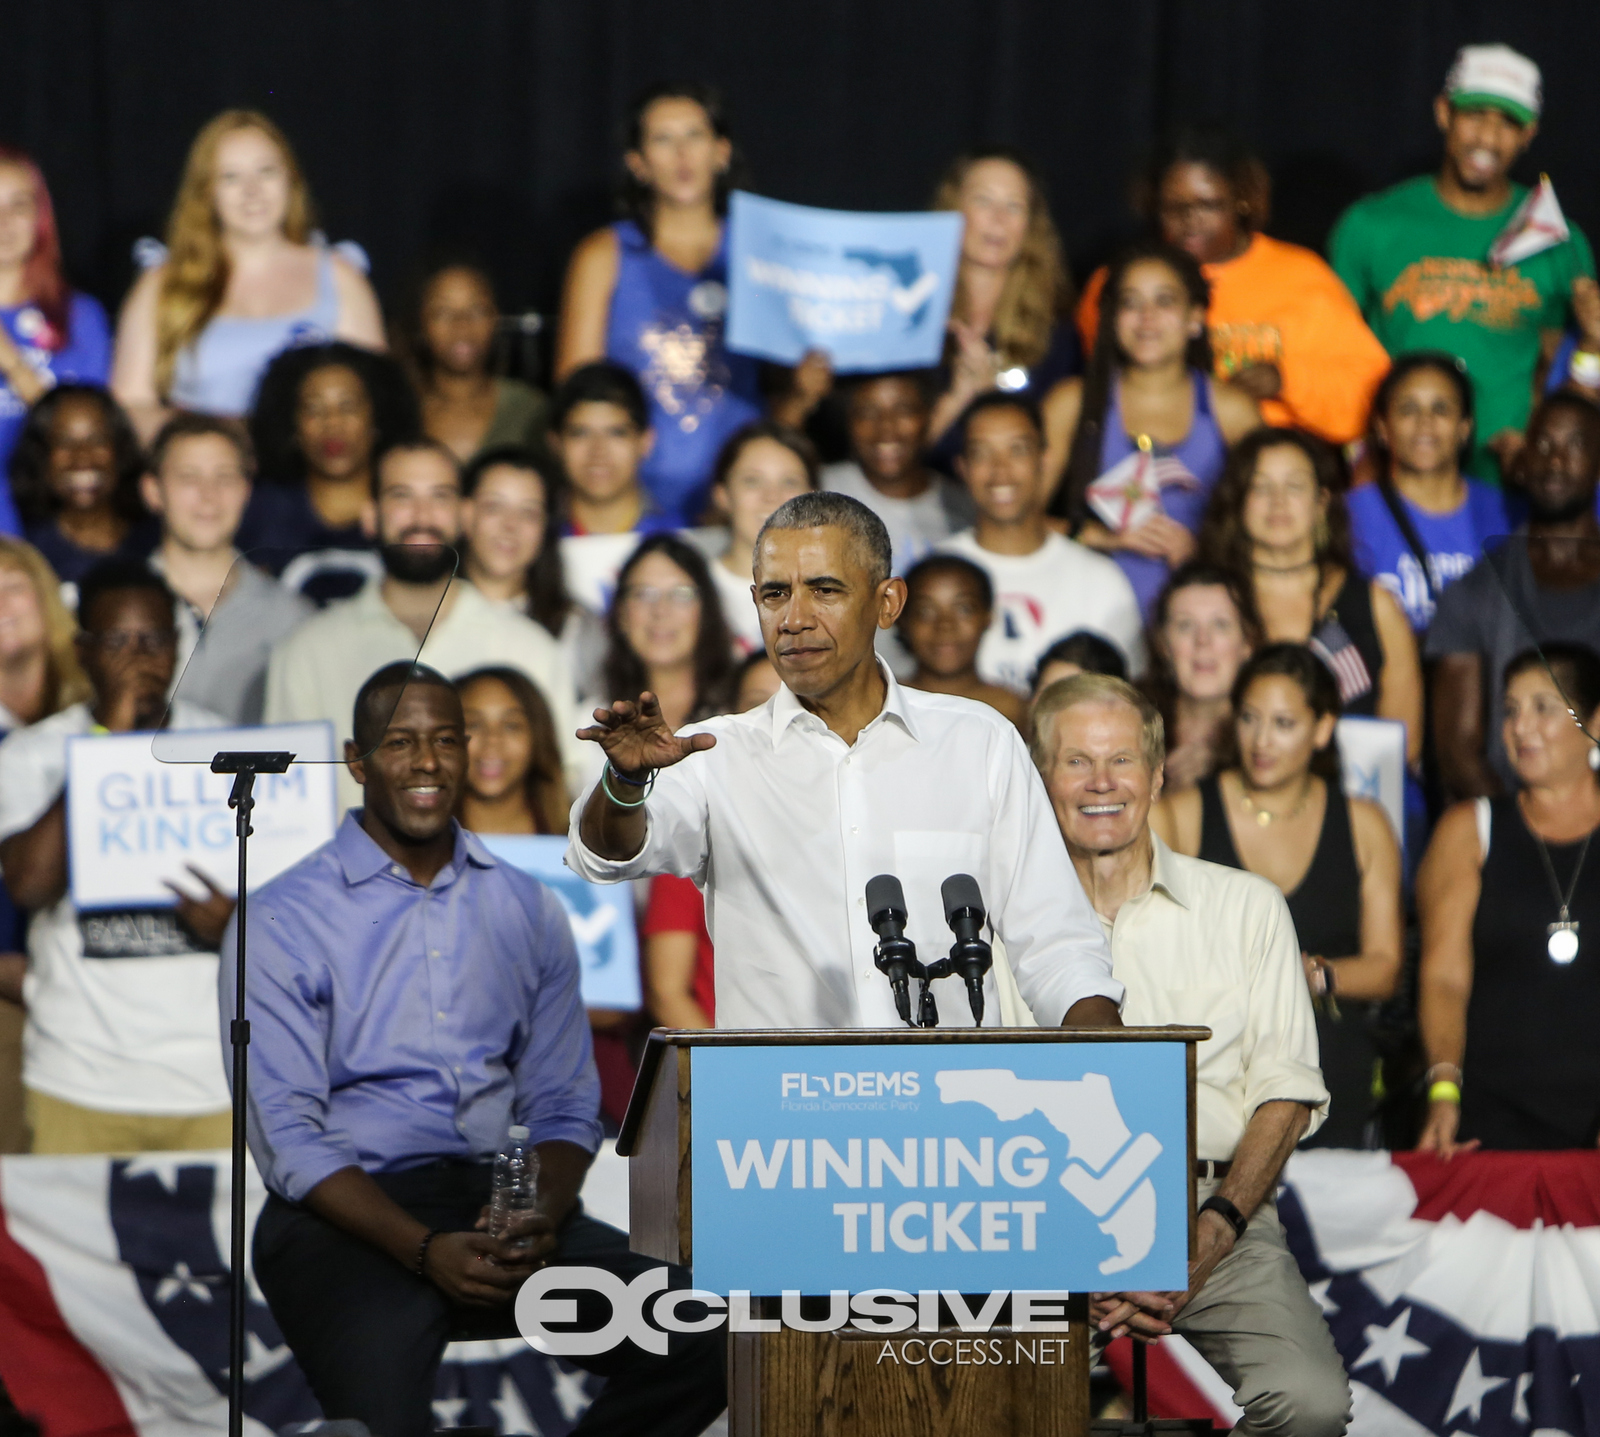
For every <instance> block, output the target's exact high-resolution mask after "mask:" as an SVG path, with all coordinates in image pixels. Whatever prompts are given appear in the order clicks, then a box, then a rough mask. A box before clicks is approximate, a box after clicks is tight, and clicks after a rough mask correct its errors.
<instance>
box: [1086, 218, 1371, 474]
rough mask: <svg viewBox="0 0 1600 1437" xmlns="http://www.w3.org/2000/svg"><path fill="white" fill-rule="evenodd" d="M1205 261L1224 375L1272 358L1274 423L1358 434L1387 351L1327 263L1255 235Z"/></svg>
mask: <svg viewBox="0 0 1600 1437" xmlns="http://www.w3.org/2000/svg"><path fill="white" fill-rule="evenodd" d="M1203 268H1204V272H1205V277H1206V280H1207V282H1208V283H1209V284H1210V285H1211V308H1210V310H1209V311H1207V314H1206V321H1207V323H1208V325H1209V326H1210V329H1211V348H1212V352H1213V354H1214V355H1215V356H1216V374H1217V378H1219V379H1227V378H1228V377H1229V376H1230V375H1232V374H1234V373H1235V372H1236V371H1238V370H1240V369H1243V368H1244V367H1245V366H1246V365H1249V364H1275V365H1277V366H1278V372H1279V374H1280V375H1282V376H1283V387H1282V388H1281V389H1280V390H1279V393H1278V397H1277V398H1276V399H1264V400H1262V401H1261V417H1262V418H1263V419H1265V420H1266V421H1267V423H1268V424H1293V425H1298V426H1299V427H1300V428H1302V429H1309V430H1310V431H1311V432H1312V433H1313V434H1318V435H1320V436H1321V437H1322V438H1324V439H1326V440H1329V441H1330V442H1331V443H1334V444H1347V443H1349V442H1350V441H1351V440H1352V439H1358V438H1360V437H1361V435H1362V433H1363V432H1364V431H1365V429H1366V423H1367V408H1368V406H1369V405H1370V404H1371V402H1372V392H1373V390H1375V389H1376V388H1377V387H1378V381H1379V380H1381V379H1382V378H1383V376H1384V374H1385V373H1386V372H1387V371H1388V368H1389V355H1388V353H1387V352H1386V351H1385V349H1384V347H1383V346H1382V345H1381V344H1379V343H1378V340H1377V336H1376V335H1374V334H1373V332H1372V331H1371V330H1370V329H1368V328H1367V324H1366V321H1365V320H1364V319H1362V317H1361V311H1360V310H1359V309H1357V308H1356V302H1355V300H1354V299H1353V298H1351V295H1350V291H1349V290H1347V289H1346V288H1345V287H1344V284H1343V282H1342V281H1341V280H1340V279H1339V276H1338V275H1336V274H1335V273H1334V272H1333V270H1332V269H1331V268H1330V267H1329V266H1328V264H1327V263H1326V261H1324V260H1322V259H1320V258H1318V256H1316V255H1314V254H1313V253H1312V252H1311V251H1310V250H1308V249H1303V248H1301V246H1299V245H1294V244H1285V243H1284V242H1283V241H1282V240H1275V239H1272V238H1271V237H1269V236H1267V235H1262V234H1258V235H1253V236H1251V239H1250V244H1249V246H1248V247H1247V248H1246V249H1245V252H1244V253H1243V254H1241V255H1239V256H1238V257H1237V258H1235V259H1230V260H1225V261H1224V262H1223V263H1221V264H1208V265H1205V266H1204V267H1203ZM1105 282H1106V271H1105V268H1104V267H1103V266H1102V267H1101V268H1100V269H1098V270H1096V271H1095V272H1094V274H1093V275H1091V276H1090V277H1089V283H1088V284H1086V285H1085V286H1084V289H1083V298H1082V299H1081V300H1080V301H1079V303H1078V311H1077V320H1078V330H1079V332H1080V333H1081V334H1082V335H1083V345H1084V349H1085V350H1086V351H1088V350H1091V349H1093V347H1094V337H1095V331H1096V330H1097V329H1098V328H1099V321H1100V291H1101V290H1102V289H1104V288H1105Z"/></svg>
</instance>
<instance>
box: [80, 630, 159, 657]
mask: <svg viewBox="0 0 1600 1437" xmlns="http://www.w3.org/2000/svg"><path fill="white" fill-rule="evenodd" d="M83 640H84V642H85V643H87V644H93V645H94V646H95V647H96V648H98V649H100V650H101V651H102V652H104V653H108V654H126V653H133V654H159V653H163V652H165V651H166V650H167V649H170V648H173V647H175V646H176V645H177V642H178V631H177V630H176V629H132V630H129V629H108V630H107V631H106V632H105V633H103V634H85V635H84V636H83Z"/></svg>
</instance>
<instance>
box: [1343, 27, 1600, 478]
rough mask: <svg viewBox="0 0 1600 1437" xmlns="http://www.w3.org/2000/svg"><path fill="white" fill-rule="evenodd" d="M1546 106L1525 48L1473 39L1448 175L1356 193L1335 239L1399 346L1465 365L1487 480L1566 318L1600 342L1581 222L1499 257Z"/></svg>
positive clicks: (1596, 345)
mask: <svg viewBox="0 0 1600 1437" xmlns="http://www.w3.org/2000/svg"><path fill="white" fill-rule="evenodd" d="M1542 106H1543V91H1542V86H1541V80H1540V75H1539V67H1538V66H1537V65H1535V64H1534V63H1533V61H1532V60H1530V59H1528V57H1527V56H1526V55H1519V54H1518V53H1517V52H1516V51H1515V50H1512V49H1510V48H1509V47H1507V46H1505V45H1467V46H1464V47H1463V48H1462V49H1461V51H1460V52H1459V53H1458V54H1457V55H1456V58H1455V63H1454V64H1453V65H1451V67H1450V73H1449V74H1448V75H1447V76H1445V82H1444V93H1443V94H1442V95H1440V96H1439V97H1438V98H1437V99H1435V101H1434V102H1433V108H1434V120H1435V122H1436V123H1437V124H1438V126H1439V131H1440V133H1441V134H1442V135H1443V137H1444V159H1443V162H1442V164H1441V165H1440V167H1439V172H1438V174H1436V175H1420V176H1418V177H1417V178H1416V179H1411V180H1406V181H1404V182H1402V183H1401V184H1398V185H1395V186H1393V187H1392V188H1390V189H1387V190H1384V191H1383V192H1382V193H1381V194H1376V195H1368V196H1367V197H1366V198H1365V199H1363V200H1359V201H1357V202H1356V203H1355V204H1354V205H1352V206H1351V207H1350V209H1348V210H1347V211H1346V212H1345V214H1344V216H1343V217H1342V218H1341V219H1340V220H1339V223H1338V224H1337V225H1335V226H1334V230H1333V233H1332V235H1331V236H1330V237H1329V240H1328V258H1329V259H1330V260H1331V261H1332V263H1333V267H1334V269H1335V270H1336V271H1337V272H1338V275H1339V278H1340V279H1342V280H1343V281H1344V282H1345V283H1346V284H1347V285H1348V286H1349V287H1350V292H1351V293H1352V294H1354V295H1355V297H1356V303H1357V304H1359V305H1360V306H1361V311H1362V314H1363V315H1364V316H1365V317H1366V321H1367V323H1368V324H1369V325H1371V326H1372V331H1373V333H1374V334H1376V335H1377V336H1378V338H1379V339H1380V340H1381V341H1382V342H1383V347H1384V348H1385V349H1387V350H1388V351H1389V353H1390V354H1392V355H1398V354H1404V353H1406V352H1407V351H1408V350H1416V349H1442V350H1444V351H1445V352H1446V353H1447V354H1454V355H1457V356H1458V357H1459V358H1460V359H1461V360H1462V362H1463V363H1465V365H1466V366H1467V373H1468V375H1469V376H1470V377H1471V379H1472V384H1473V389H1474V391H1475V394H1476V398H1477V411H1478V427H1477V433H1476V436H1475V438H1474V441H1473V444H1474V447H1473V453H1472V456H1471V458H1470V459H1469V461H1468V465H1467V468H1468V471H1469V472H1470V473H1472V474H1475V475H1477V476H1478V477H1479V478H1482V479H1494V478H1496V477H1498V476H1499V475H1500V474H1501V473H1503V472H1504V471H1505V470H1506V469H1507V467H1508V466H1509V464H1510V461H1511V458H1512V456H1513V455H1514V454H1515V452H1516V448H1517V446H1518V444H1520V443H1521V437H1522V428H1523V426H1524V424H1525V423H1526V422H1527V417H1528V409H1529V407H1530V405H1531V404H1532V402H1533V381H1534V371H1535V369H1536V368H1537V367H1538V364H1539V360H1540V357H1541V354H1543V356H1544V357H1545V358H1549V357H1550V356H1551V355H1552V354H1554V352H1555V349H1556V347H1557V345H1558V344H1559V343H1560V338H1561V331H1562V329H1563V327H1564V325H1565V324H1566V322H1567V319H1568V316H1569V314H1572V315H1573V316H1574V317H1575V318H1576V319H1577V321H1578V324H1579V326H1580V328H1581V329H1582V332H1583V343H1582V345H1581V347H1582V348H1583V349H1584V350H1586V351H1593V350H1595V349H1600V291H1597V290H1596V288H1595V282H1594V255H1593V253H1592V252H1591V251H1590V248H1589V241H1588V240H1587V239H1586V238H1585V237H1584V235H1583V233H1582V232H1581V231H1580V230H1579V229H1578V227H1577V226H1576V225H1570V222H1569V225H1570V230H1571V233H1570V235H1569V236H1568V237H1567V238H1566V239H1564V240H1561V241H1560V242H1559V243H1553V244H1549V245H1547V246H1546V247H1545V248H1543V249H1541V250H1539V251H1538V252H1537V253H1534V254H1531V255H1529V256H1527V257H1526V258H1524V259H1521V260H1518V261H1516V262H1515V263H1512V264H1506V265H1496V264H1492V263H1490V261H1489V250H1490V246H1492V245H1493V244H1494V242H1495V239H1496V238H1497V237H1498V236H1499V235H1500V233H1501V232H1502V231H1503V230H1504V229H1505V228H1506V227H1507V224H1508V222H1509V221H1510V220H1511V219H1512V217H1513V215H1514V214H1515V212H1516V209H1517V206H1518V205H1520V204H1521V203H1522V201H1523V199H1524V197H1525V196H1526V195H1527V193H1528V191H1527V187H1526V186H1525V185H1516V184H1513V183H1512V182H1511V179H1510V169H1511V166H1512V165H1513V164H1514V163H1515V162H1516V160H1517V159H1518V158H1519V157H1520V156H1521V155H1522V153H1523V152H1524V151H1525V150H1526V149H1527V148H1528V146H1529V145H1530V144H1532V142H1533V138H1534V136H1535V135H1536V134H1537V133H1538V130H1539V113H1540V110H1541V108H1542ZM1557 178H1558V179H1559V178H1561V177H1560V176H1557Z"/></svg>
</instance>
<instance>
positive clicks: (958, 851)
mask: <svg viewBox="0 0 1600 1437" xmlns="http://www.w3.org/2000/svg"><path fill="white" fill-rule="evenodd" d="M988 870H989V840H988V838H987V837H986V836H985V835H984V834H981V833H963V832H961V831H960V830H958V829H919V830H915V831H913V830H909V829H902V830H897V831H896V833H895V835H894V873H895V877H896V878H898V879H899V880H900V886H901V887H902V888H904V889H905V894H906V912H907V913H908V914H909V915H910V916H909V920H908V921H907V923H906V934H907V936H908V937H909V938H910V939H911V940H912V942H914V943H916V944H917V946H918V956H919V957H921V958H922V959H923V961H924V962H932V961H933V960H934V959H935V958H941V957H943V956H944V954H945V953H946V952H947V951H948V949H949V947H950V945H951V944H952V943H953V942H954V941H955V935H954V934H952V933H951V932H950V926H949V924H947V923H946V922H945V921H944V899H943V898H942V897H940V894H939V888H940V885H941V884H943V883H944V881H945V879H947V878H949V877H950V876H951V875H952V874H956V873H966V874H970V875H971V876H972V877H973V878H975V879H977V880H978V887H979V888H980V889H982V890H983V901H984V904H985V906H986V907H987V906H988V905H990V904H991V903H992V902H993V901H994V899H993V896H992V895H991V894H990V893H989V892H988Z"/></svg>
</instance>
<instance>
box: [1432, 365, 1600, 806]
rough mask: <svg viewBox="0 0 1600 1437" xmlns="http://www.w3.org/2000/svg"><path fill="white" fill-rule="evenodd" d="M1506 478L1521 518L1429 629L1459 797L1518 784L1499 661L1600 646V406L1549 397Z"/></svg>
mask: <svg viewBox="0 0 1600 1437" xmlns="http://www.w3.org/2000/svg"><path fill="white" fill-rule="evenodd" d="M1513 477H1514V478H1515V479H1516V481H1517V483H1518V484H1519V485H1520V486H1521V488H1522V490H1523V492H1524V494H1525V496H1526V499H1527V505H1528V521H1527V523H1526V524H1525V525H1523V527H1522V528H1520V529H1519V530H1518V531H1517V532H1516V533H1515V534H1513V535H1511V537H1510V538H1509V539H1507V540H1504V541H1502V542H1501V543H1500V544H1498V545H1494V544H1491V546H1490V549H1489V552H1488V553H1487V554H1485V556H1484V558H1483V560H1482V562H1481V563H1479V564H1478V566H1477V568H1475V569H1473V570H1472V571H1471V572H1470V573H1468V574H1467V575H1466V576H1465V577H1464V578H1462V579H1460V580H1458V581H1457V582H1456V583H1454V584H1452V585H1451V586H1450V587H1449V588H1448V589H1446V590H1445V591H1444V593H1443V594H1442V595H1441V596H1440V598H1439V609H1438V612H1437V613H1436V614H1435V615H1434V620H1433V625H1432V627H1431V628H1429V630H1428V642H1427V650H1426V653H1427V657H1428V658H1429V659H1431V660H1433V661H1434V671H1433V695H1432V697H1433V725H1434V737H1435V740H1436V742H1437V744H1438V751H1439V770H1440V774H1441V776H1442V777H1443V779H1444V782H1445V786H1446V787H1447V788H1448V789H1449V790H1450V793H1451V795H1452V796H1453V797H1455V798H1476V797H1481V796H1483V795H1492V794H1499V793H1505V792H1509V791H1512V790H1514V789H1515V787H1516V780H1515V778H1514V777H1513V775H1512V773H1511V769H1510V765H1509V763H1508V762H1507V759H1506V753H1505V745H1504V743H1503V742H1502V739H1501V731H1500V730H1501V720H1502V718H1503V712H1502V703H1501V688H1502V684H1501V675H1502V674H1503V673H1504V672H1505V666H1506V664H1508V663H1509V662H1510V661H1511V659H1512V658H1514V657H1515V656H1516V655H1517V654H1518V653H1520V652H1522V651H1523V650H1524V649H1527V648H1530V647H1531V646H1533V645H1535V644H1543V643H1549V642H1551V641H1552V640H1564V641H1566V642H1569V643H1580V644H1586V645H1587V646H1588V647H1589V648H1591V649H1594V650H1595V651H1596V652H1600V524H1597V523H1596V522H1595V486H1596V483H1597V482H1600V408H1596V407H1595V405H1594V404H1593V403H1591V402H1590V401H1589V400H1587V399H1585V398H1583V397H1582V396H1581V395H1577V394H1572V393H1566V392H1564V393H1559V394H1553V395H1551V396H1550V397H1549V398H1548V399H1546V400H1545V401H1544V403H1543V404H1541V405H1540V406H1539V408H1538V410H1537V411H1535V413H1534V416H1533V419H1532V420H1531V421H1530V422H1529V424H1528V438H1527V443H1526V445H1525V446H1524V448H1523V449H1522V452H1521V453H1520V454H1519V455H1518V457H1517V462H1516V465H1515V467H1514V469H1513Z"/></svg>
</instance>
